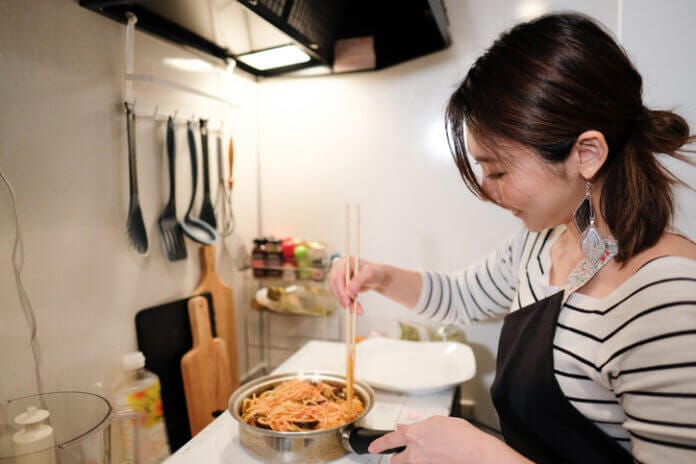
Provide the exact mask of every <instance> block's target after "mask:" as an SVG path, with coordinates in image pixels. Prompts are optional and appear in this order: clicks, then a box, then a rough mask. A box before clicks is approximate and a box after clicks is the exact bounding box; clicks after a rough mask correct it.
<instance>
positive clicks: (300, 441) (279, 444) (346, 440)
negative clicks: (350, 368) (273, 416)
mask: <svg viewBox="0 0 696 464" xmlns="http://www.w3.org/2000/svg"><path fill="white" fill-rule="evenodd" d="M296 378H297V379H300V380H310V381H324V382H328V383H331V384H334V385H345V384H346V378H345V376H343V375H341V374H337V373H332V372H321V371H307V372H293V373H287V374H276V375H271V376H266V377H261V378H259V379H256V380H254V381H252V382H249V383H247V384H245V385H242V386H241V387H239V388H238V389H237V390H236V391H235V392H234V393H233V394H232V397H230V401H229V404H228V407H227V409H228V411H229V412H230V414H232V417H234V419H235V420H236V421H237V422H238V423H239V438H240V441H241V443H242V446H243V447H244V449H246V450H247V451H248V452H249V453H251V454H252V455H254V456H256V457H257V458H259V459H261V460H263V461H264V462H271V463H286V462H301V463H307V464H309V463H324V462H329V461H333V460H334V459H338V458H339V457H341V456H343V455H344V454H346V453H348V452H355V453H359V454H362V453H366V452H367V447H368V446H369V444H370V442H372V440H375V439H377V438H379V437H380V436H382V435H384V434H385V433H388V432H389V430H369V429H365V428H362V427H359V425H360V424H361V423H362V422H363V420H364V418H365V416H366V415H367V413H369V412H370V410H371V409H372V406H373V405H374V402H375V394H374V392H373V391H372V388H370V387H369V386H368V385H367V384H366V383H364V382H361V381H359V380H356V381H355V382H354V391H355V394H356V395H358V396H359V397H360V399H361V400H362V402H363V405H364V406H365V410H364V412H363V413H362V414H361V415H360V416H359V417H358V418H357V419H355V420H354V421H353V422H350V423H348V424H345V425H342V426H340V427H334V428H331V429H323V430H312V431H309V432H276V431H274V430H268V429H262V428H259V427H255V426H253V425H249V424H247V423H246V422H244V421H243V420H242V419H241V415H240V412H241V407H242V401H244V399H245V398H247V397H249V396H251V395H252V394H254V393H257V394H260V393H261V392H263V391H266V390H268V389H270V388H273V387H275V386H276V385H278V384H280V383H282V382H285V381H288V380H292V379H296ZM401 450H402V449H394V450H388V451H386V452H385V453H389V452H399V451H401Z"/></svg>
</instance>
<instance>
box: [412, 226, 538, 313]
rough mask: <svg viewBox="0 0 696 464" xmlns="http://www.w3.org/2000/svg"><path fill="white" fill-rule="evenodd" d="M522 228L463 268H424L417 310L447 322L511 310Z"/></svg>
mask: <svg viewBox="0 0 696 464" xmlns="http://www.w3.org/2000/svg"><path fill="white" fill-rule="evenodd" d="M527 234H528V232H527V230H521V231H520V232H519V233H517V234H516V235H515V236H514V237H513V238H512V239H510V240H507V241H506V242H504V243H503V245H502V246H501V247H500V248H499V249H498V250H496V251H495V252H494V253H492V254H490V255H489V256H487V257H485V258H484V259H482V260H481V261H480V262H478V263H476V264H473V265H471V266H469V267H467V268H466V269H464V270H461V271H455V272H451V273H444V272H435V271H422V277H423V279H422V282H423V283H422V286H421V292H420V296H419V299H418V303H416V306H415V307H414V308H413V310H414V312H415V313H416V314H418V315H422V316H424V317H427V318H429V319H432V320H435V321H438V322H443V323H459V324H471V323H473V322H477V321H481V320H484V319H490V318H494V317H497V316H499V315H501V314H504V313H507V312H508V311H509V310H510V307H511V306H512V302H513V298H514V295H515V292H516V291H517V274H518V273H517V268H518V266H519V265H520V261H521V253H522V244H523V242H524V238H525V237H526V235H527Z"/></svg>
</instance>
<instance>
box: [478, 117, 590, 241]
mask: <svg viewBox="0 0 696 464" xmlns="http://www.w3.org/2000/svg"><path fill="white" fill-rule="evenodd" d="M466 145H467V151H468V153H469V155H470V156H471V157H472V158H473V159H474V160H475V162H476V163H477V164H478V165H479V166H480V167H481V171H482V172H481V186H482V188H483V190H484V192H485V193H486V194H487V195H488V196H489V197H490V198H491V199H492V200H493V201H495V202H496V203H497V204H498V205H500V206H501V207H503V208H505V209H507V210H509V211H511V212H512V213H513V214H514V215H515V216H517V217H519V218H520V219H522V221H523V222H524V225H525V227H526V228H527V229H529V230H531V231H535V232H536V231H540V230H544V229H546V228H549V227H555V226H557V225H560V224H567V223H569V222H570V221H571V220H572V216H573V212H574V211H575V208H576V207H577V206H578V204H579V203H580V201H581V200H582V198H583V196H584V194H585V183H584V181H583V180H582V178H580V177H579V176H576V177H575V178H570V177H569V176H566V175H565V172H567V171H566V170H565V165H564V164H565V163H564V164H559V165H556V166H551V165H549V164H546V163H544V162H543V161H542V160H541V158H540V157H539V156H538V155H537V154H536V153H535V152H534V151H532V150H531V149H529V148H526V147H524V146H522V145H515V144H504V145H501V146H500V150H505V154H504V155H505V156H504V159H505V162H501V160H500V157H499V156H497V155H496V154H495V153H491V152H490V151H488V150H487V149H486V148H484V147H483V146H482V145H481V144H480V143H479V142H478V141H477V140H476V138H475V137H474V136H473V134H471V132H470V131H466ZM568 162H570V161H568Z"/></svg>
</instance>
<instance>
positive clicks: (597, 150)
mask: <svg viewBox="0 0 696 464" xmlns="http://www.w3.org/2000/svg"><path fill="white" fill-rule="evenodd" d="M608 155H609V146H608V145H607V141H606V139H605V138H604V134H602V133H601V132H599V131H596V130H588V131H585V132H583V133H582V134H580V136H579V137H578V139H577V140H576V141H575V144H574V145H573V148H572V151H571V153H570V157H569V160H571V162H572V163H573V164H574V165H575V166H574V168H575V170H577V171H578V172H579V173H580V175H581V176H582V177H583V178H584V179H587V180H590V179H592V178H593V177H594V176H595V174H597V172H599V170H600V168H601V167H602V166H603V165H604V163H605V162H606V160H607V156H608Z"/></svg>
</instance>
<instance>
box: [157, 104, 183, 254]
mask: <svg viewBox="0 0 696 464" xmlns="http://www.w3.org/2000/svg"><path fill="white" fill-rule="evenodd" d="M167 158H168V159H169V201H167V204H166V205H165V207H164V210H162V214H160V217H159V221H158V224H159V232H160V239H161V240H162V246H163V248H164V254H165V256H166V257H167V259H168V260H169V261H179V260H182V259H186V256H187V254H186V244H185V243H184V231H183V229H182V228H181V223H179V220H178V219H177V218H176V175H175V172H176V169H175V161H176V159H175V158H176V145H175V142H174V120H173V119H172V117H171V116H169V119H168V120H167Z"/></svg>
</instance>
